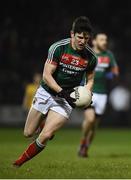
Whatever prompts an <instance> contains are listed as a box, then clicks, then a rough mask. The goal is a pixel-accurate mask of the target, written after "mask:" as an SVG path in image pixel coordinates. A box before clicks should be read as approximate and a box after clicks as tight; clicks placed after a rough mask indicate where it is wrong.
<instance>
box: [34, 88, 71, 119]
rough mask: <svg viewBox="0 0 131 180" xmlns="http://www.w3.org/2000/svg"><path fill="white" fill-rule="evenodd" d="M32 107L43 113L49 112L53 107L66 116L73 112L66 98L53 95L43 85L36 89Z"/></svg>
mask: <svg viewBox="0 0 131 180" xmlns="http://www.w3.org/2000/svg"><path fill="white" fill-rule="evenodd" d="M32 107H33V108H34V109H36V110H37V111H40V112H41V113H42V114H47V113H48V111H49V110H50V109H51V110H53V111H55V112H57V113H59V114H61V115H63V116H64V117H66V118H69V116H70V114H71V112H72V107H71V106H70V105H69V104H68V102H67V101H66V100H65V99H64V98H60V97H55V96H52V95H51V94H49V93H48V92H47V91H46V90H45V89H44V88H42V87H41V86H40V87H39V88H38V89H37V91H36V94H35V97H34V100H33V103H32Z"/></svg>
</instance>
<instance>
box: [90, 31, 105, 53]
mask: <svg viewBox="0 0 131 180" xmlns="http://www.w3.org/2000/svg"><path fill="white" fill-rule="evenodd" d="M93 44H94V46H96V48H98V49H99V50H101V51H105V50H106V49H107V45H108V38H107V36H106V35H105V34H98V35H97V36H96V39H95V40H94V43H93Z"/></svg>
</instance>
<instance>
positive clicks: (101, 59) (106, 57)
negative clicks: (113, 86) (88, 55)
mask: <svg viewBox="0 0 131 180" xmlns="http://www.w3.org/2000/svg"><path fill="white" fill-rule="evenodd" d="M97 61H98V63H97V66H96V68H95V79H94V87H93V92H95V93H101V94H104V93H107V79H106V73H107V72H109V71H111V69H112V68H114V67H116V66H117V63H116V60H115V58H114V55H113V54H112V53H111V52H110V51H104V52H101V53H99V54H97Z"/></svg>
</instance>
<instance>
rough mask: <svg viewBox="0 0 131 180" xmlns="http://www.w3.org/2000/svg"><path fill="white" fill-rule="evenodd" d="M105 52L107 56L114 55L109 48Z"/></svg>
mask: <svg viewBox="0 0 131 180" xmlns="http://www.w3.org/2000/svg"><path fill="white" fill-rule="evenodd" d="M106 53H107V54H108V55H109V56H114V53H113V52H112V51H111V50H109V49H108V50H107V51H106Z"/></svg>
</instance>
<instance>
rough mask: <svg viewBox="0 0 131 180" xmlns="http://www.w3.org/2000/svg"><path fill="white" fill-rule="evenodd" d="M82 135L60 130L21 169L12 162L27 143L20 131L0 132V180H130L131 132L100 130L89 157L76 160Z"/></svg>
mask: <svg viewBox="0 0 131 180" xmlns="http://www.w3.org/2000/svg"><path fill="white" fill-rule="evenodd" d="M80 136H81V132H80V130H79V129H63V130H61V131H59V132H58V133H57V134H56V136H55V138H54V140H52V141H50V142H49V143H48V146H47V147H46V149H45V150H44V151H43V152H41V153H40V154H39V155H38V156H36V157H34V158H33V159H32V160H30V161H29V162H27V163H25V164H24V165H23V166H22V167H21V168H19V169H15V168H13V167H12V165H11V164H12V162H13V161H14V160H15V159H16V158H17V157H18V156H19V155H20V154H21V153H22V152H23V150H25V148H26V147H27V145H28V144H29V143H30V140H27V139H25V138H24V137H23V135H22V130H21V129H0V178H16V179H18V178H36V179H37V178H65V179H66V178H131V130H126V129H124V130H118V129H99V130H98V131H97V135H96V138H95V140H94V142H93V144H92V146H91V148H90V153H89V155H90V157H89V158H88V159H82V158H79V157H77V150H78V145H79V139H80Z"/></svg>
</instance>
